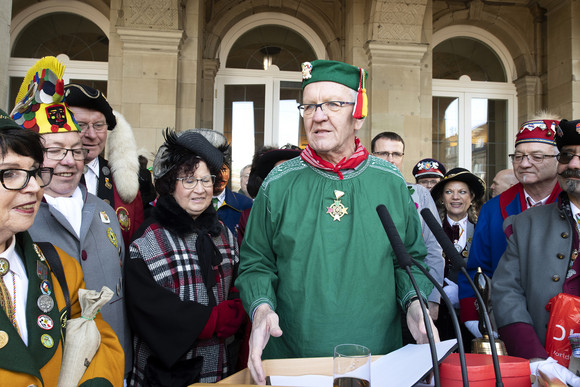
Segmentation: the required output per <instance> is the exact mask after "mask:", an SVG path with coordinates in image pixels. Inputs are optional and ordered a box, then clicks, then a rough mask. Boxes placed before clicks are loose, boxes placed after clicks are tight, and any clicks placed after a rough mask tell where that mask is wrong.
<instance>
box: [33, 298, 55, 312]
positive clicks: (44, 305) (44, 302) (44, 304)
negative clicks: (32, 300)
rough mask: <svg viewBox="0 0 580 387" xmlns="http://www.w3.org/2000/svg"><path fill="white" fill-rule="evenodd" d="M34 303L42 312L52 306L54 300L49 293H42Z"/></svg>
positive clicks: (48, 310) (47, 310)
mask: <svg viewBox="0 0 580 387" xmlns="http://www.w3.org/2000/svg"><path fill="white" fill-rule="evenodd" d="M36 305H38V308H39V309H40V310H42V312H44V313H48V312H50V311H51V310H52V308H54V300H53V299H52V298H51V297H50V296H49V295H46V294H42V295H41V296H40V297H38V300H37V301H36Z"/></svg>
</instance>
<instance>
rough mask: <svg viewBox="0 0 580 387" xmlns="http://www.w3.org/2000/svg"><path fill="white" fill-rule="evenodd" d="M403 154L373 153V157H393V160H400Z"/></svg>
mask: <svg viewBox="0 0 580 387" xmlns="http://www.w3.org/2000/svg"><path fill="white" fill-rule="evenodd" d="M404 154H405V153H401V152H373V155H374V156H377V157H391V156H392V157H393V158H394V159H400V158H401V157H403V155H404Z"/></svg>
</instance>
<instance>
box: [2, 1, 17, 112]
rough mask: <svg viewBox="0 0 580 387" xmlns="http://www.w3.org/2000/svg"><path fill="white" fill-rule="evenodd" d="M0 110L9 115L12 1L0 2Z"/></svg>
mask: <svg viewBox="0 0 580 387" xmlns="http://www.w3.org/2000/svg"><path fill="white" fill-rule="evenodd" d="M0 9H2V12H0V109H2V110H4V111H5V112H6V113H8V114H10V108H11V107H12V104H14V102H13V101H8V86H9V82H10V78H9V77H8V59H9V58H10V19H11V17H12V0H0Z"/></svg>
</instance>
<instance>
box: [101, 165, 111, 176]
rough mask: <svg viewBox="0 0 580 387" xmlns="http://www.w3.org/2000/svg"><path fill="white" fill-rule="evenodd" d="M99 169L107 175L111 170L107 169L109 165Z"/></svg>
mask: <svg viewBox="0 0 580 387" xmlns="http://www.w3.org/2000/svg"><path fill="white" fill-rule="evenodd" d="M101 171H103V175H105V176H109V174H110V173H111V170H110V169H109V167H107V166H104V167H103V168H102V169H101Z"/></svg>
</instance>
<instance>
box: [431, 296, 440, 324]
mask: <svg viewBox="0 0 580 387" xmlns="http://www.w3.org/2000/svg"><path fill="white" fill-rule="evenodd" d="M429 315H430V316H431V320H433V321H437V319H438V318H439V304H438V303H436V302H433V301H429Z"/></svg>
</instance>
